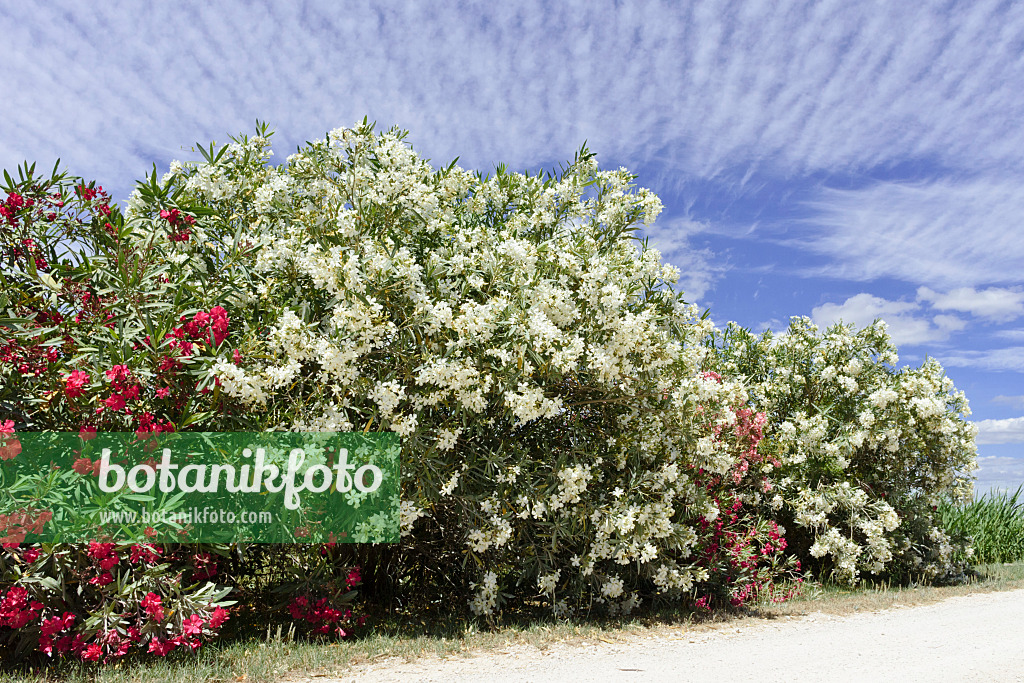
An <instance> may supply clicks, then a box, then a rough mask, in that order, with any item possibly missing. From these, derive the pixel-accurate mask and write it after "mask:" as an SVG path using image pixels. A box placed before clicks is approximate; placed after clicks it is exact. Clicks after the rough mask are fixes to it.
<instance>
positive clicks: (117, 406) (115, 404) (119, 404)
mask: <svg viewBox="0 0 1024 683" xmlns="http://www.w3.org/2000/svg"><path fill="white" fill-rule="evenodd" d="M103 403H104V404H105V405H106V406H107V407H108V408H110V409H111V410H115V411H116V410H123V409H124V406H125V401H124V396H122V395H121V394H111V395H110V397H109V398H107V399H106V400H104V401H103Z"/></svg>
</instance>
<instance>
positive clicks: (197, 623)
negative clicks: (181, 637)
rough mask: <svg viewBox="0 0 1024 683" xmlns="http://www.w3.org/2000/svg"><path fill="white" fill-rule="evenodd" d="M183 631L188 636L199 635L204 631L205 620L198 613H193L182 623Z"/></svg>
mask: <svg viewBox="0 0 1024 683" xmlns="http://www.w3.org/2000/svg"><path fill="white" fill-rule="evenodd" d="M181 632H182V633H184V634H185V635H186V636H198V635H200V634H202V632H203V620H202V618H201V617H200V616H199V615H197V614H193V615H192V616H190V617H189V618H188V619H185V620H184V621H183V622H182V623H181Z"/></svg>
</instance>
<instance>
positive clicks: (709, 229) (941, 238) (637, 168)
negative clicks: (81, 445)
mask: <svg viewBox="0 0 1024 683" xmlns="http://www.w3.org/2000/svg"><path fill="white" fill-rule="evenodd" d="M0 36H3V39H2V40H0V64H3V65H4V68H3V72H2V74H3V75H2V83H3V85H2V88H0V92H2V95H0V167H2V168H5V169H12V170H13V169H14V168H15V167H17V166H18V165H19V164H20V163H21V162H22V161H25V160H29V161H35V162H37V163H38V164H39V166H40V167H41V168H50V167H52V166H53V164H54V162H55V161H56V160H57V158H60V159H61V162H62V164H63V165H64V167H65V168H67V169H68V170H69V171H70V172H71V173H73V174H75V175H80V176H83V177H86V178H90V179H96V180H97V181H98V182H99V183H100V184H102V185H104V187H106V188H107V189H108V190H110V191H112V193H113V195H114V197H115V198H117V199H120V200H122V201H123V200H124V199H126V198H127V196H128V194H129V193H130V192H131V189H132V187H133V184H134V181H135V180H137V179H139V178H141V177H142V176H143V175H144V174H145V173H147V172H149V171H150V169H152V167H153V165H154V164H155V165H156V167H157V169H158V171H159V172H160V173H163V172H165V171H166V170H167V167H168V165H169V164H170V162H171V161H172V160H173V159H180V160H187V159H195V158H196V155H195V154H194V153H192V152H190V149H191V147H192V146H193V145H194V144H195V143H197V142H198V143H202V144H207V143H209V142H210V141H216V142H220V143H223V142H226V141H228V136H229V135H234V134H238V133H251V132H252V131H253V130H254V127H255V121H256V120H257V119H259V120H261V121H266V122H268V123H269V124H270V125H271V126H272V127H273V128H274V129H275V131H276V132H275V134H274V137H273V140H274V146H275V149H276V150H277V156H278V157H279V158H281V159H283V158H284V157H285V156H287V154H289V153H291V152H293V151H294V150H295V148H296V147H297V146H299V145H302V144H303V143H304V142H305V141H306V140H313V139H319V138H323V137H324V135H325V134H326V132H327V131H329V130H332V129H334V128H337V127H339V126H346V125H352V124H354V123H355V122H356V121H358V120H361V119H362V118H363V117H364V116H366V117H369V119H370V120H373V121H376V122H377V123H378V126H379V127H383V128H385V129H386V128H390V127H391V126H392V125H396V126H398V127H400V128H403V129H406V130H409V131H410V134H409V137H408V141H409V142H411V143H412V145H413V147H414V148H415V149H416V150H417V152H418V153H419V154H421V155H422V156H424V157H427V158H429V159H431V160H433V163H434V164H435V165H436V166H440V165H442V164H447V163H448V162H449V161H451V160H452V159H454V158H455V157H459V165H460V166H462V167H463V168H468V169H477V170H482V171H485V172H486V171H491V170H493V168H494V167H495V166H496V165H497V164H498V163H505V164H507V165H508V166H509V167H510V168H512V169H513V170H532V171H536V170H539V169H551V168H553V167H555V166H557V165H558V164H559V163H561V162H565V161H567V160H569V159H571V158H572V157H573V154H574V153H575V152H576V150H578V149H579V148H580V146H581V145H582V144H583V143H584V142H586V144H587V146H588V147H589V148H590V149H591V150H592V151H594V152H596V153H597V157H598V160H599V163H600V164H601V166H602V167H605V168H618V167H620V166H625V167H626V168H628V169H629V170H630V171H632V172H633V173H636V174H637V175H638V176H639V178H638V180H637V182H638V184H640V185H642V186H644V187H648V188H650V189H652V190H653V191H655V192H656V193H657V194H658V195H659V196H660V197H661V199H662V201H663V203H664V205H665V210H664V212H663V213H662V216H661V218H660V219H659V220H658V221H657V223H656V224H654V225H653V226H650V227H649V228H648V230H647V234H648V236H649V237H650V238H651V241H652V242H653V243H654V244H655V245H656V246H657V247H658V248H660V249H661V250H662V252H663V254H664V256H665V258H666V260H667V261H669V262H671V263H674V264H675V265H677V266H678V267H680V268H681V269H682V271H683V276H682V287H683V289H684V291H685V294H686V298H687V299H688V300H690V301H693V302H696V303H698V304H700V305H701V306H703V307H707V308H710V310H711V312H712V317H713V319H714V320H716V321H717V322H725V321H727V320H734V321H737V322H739V323H740V324H742V325H744V326H747V327H752V328H755V329H756V330H758V331H760V330H764V329H773V330H776V331H778V330H781V329H783V328H784V327H785V326H786V324H787V321H788V319H789V318H790V317H791V316H809V317H811V318H812V319H813V320H814V321H815V322H816V323H818V324H820V325H822V326H825V325H828V324H830V323H832V322H834V321H836V320H843V321H845V322H852V323H856V324H858V325H865V324H868V323H870V322H871V321H872V320H874V319H875V318H877V317H881V318H882V319H884V320H885V321H886V322H887V323H888V324H889V329H890V332H891V333H892V335H893V337H894V339H895V341H896V343H897V345H898V346H899V350H900V357H901V361H902V362H905V363H908V364H913V365H917V364H920V362H921V361H923V360H924V358H925V357H927V356H930V357H934V358H936V359H938V360H939V361H940V362H941V363H942V364H943V366H944V367H945V368H946V370H947V374H948V375H949V376H950V377H951V378H952V379H953V380H954V382H955V383H956V385H957V387H958V388H960V389H962V390H963V391H965V392H966V394H967V396H968V399H969V400H970V403H971V408H972V410H973V415H972V417H971V419H973V420H975V421H977V423H978V425H979V430H980V431H979V437H978V443H979V464H980V466H981V467H980V470H979V471H978V477H979V479H978V484H977V488H978V490H982V491H983V490H987V489H988V488H990V487H1009V488H1016V486H1017V485H1018V484H1020V483H1022V482H1024V125H1022V124H1024V87H1021V86H1022V84H1024V3H1014V2H990V1H987V0H970V1H968V2H927V1H924V0H921V1H919V2H909V3H908V2H869V1H862V2H847V1H833V2H828V1H826V2H819V3H803V2H784V1H780V2H748V3H739V2H726V1H725V0H709V1H706V2H684V1H676V2H663V3H662V2H642V1H636V2H602V1H599V0H586V1H578V2H577V1H574V0H564V1H562V2H553V3H539V2H509V3H500V4H499V3H495V2H479V3H469V2H444V1H442V0H437V1H434V2H360V1H354V2H294V1H292V2H261V1H258V0H254V1H251V2H229V1H226V0H222V1H219V2H216V3H208V2H202V3H195V2H188V1H186V0H177V1H175V2H150V3H138V2H119V1H115V0H105V1H104V2H101V3H81V2H73V3H72V2H45V3H42V2H29V1H26V2H16V3H15V2H8V3H3V4H0Z"/></svg>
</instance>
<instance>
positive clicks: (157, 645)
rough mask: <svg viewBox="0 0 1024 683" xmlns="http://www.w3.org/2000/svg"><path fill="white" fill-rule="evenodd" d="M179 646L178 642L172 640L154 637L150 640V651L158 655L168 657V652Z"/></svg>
mask: <svg viewBox="0 0 1024 683" xmlns="http://www.w3.org/2000/svg"><path fill="white" fill-rule="evenodd" d="M176 646H177V644H176V643H174V642H172V641H170V640H160V639H159V638H154V639H153V640H151V641H149V651H150V652H152V653H153V654H155V655H156V656H158V657H166V656H167V654H168V653H169V652H170V651H171V650H173V649H174V648H175V647H176Z"/></svg>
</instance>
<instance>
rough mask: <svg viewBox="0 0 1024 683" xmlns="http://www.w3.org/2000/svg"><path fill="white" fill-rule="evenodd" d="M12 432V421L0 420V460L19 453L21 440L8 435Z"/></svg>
mask: <svg viewBox="0 0 1024 683" xmlns="http://www.w3.org/2000/svg"><path fill="white" fill-rule="evenodd" d="M9 434H14V421H13V420H4V421H3V422H0V460H11V459H13V458H16V457H18V454H19V453H21V441H19V440H18V439H15V438H12V437H10V436H8V435H9Z"/></svg>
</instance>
